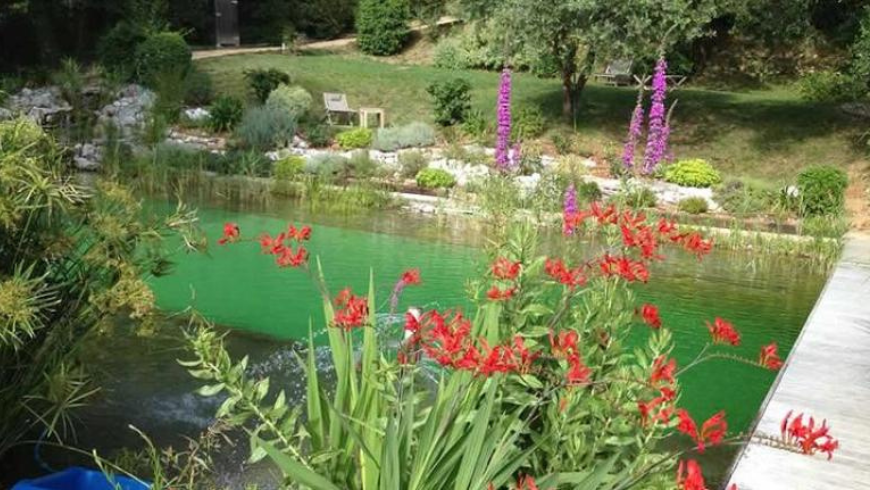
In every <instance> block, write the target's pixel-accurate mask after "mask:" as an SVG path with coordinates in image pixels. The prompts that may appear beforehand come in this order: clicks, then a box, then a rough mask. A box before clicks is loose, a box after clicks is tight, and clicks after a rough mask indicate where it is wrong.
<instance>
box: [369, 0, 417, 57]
mask: <svg viewBox="0 0 870 490" xmlns="http://www.w3.org/2000/svg"><path fill="white" fill-rule="evenodd" d="M410 18H411V11H410V6H409V4H408V0H360V1H359V8H358V10H357V14H356V33H357V44H358V45H359V48H360V49H361V50H362V51H363V52H364V53H368V54H372V55H375V56H390V55H393V54H396V53H398V52H400V51H401V50H402V48H403V47H404V46H405V44H406V43H407V42H408V37H409V35H410V30H409V29H408V21H409V20H410Z"/></svg>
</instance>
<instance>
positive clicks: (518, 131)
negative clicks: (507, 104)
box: [511, 106, 544, 141]
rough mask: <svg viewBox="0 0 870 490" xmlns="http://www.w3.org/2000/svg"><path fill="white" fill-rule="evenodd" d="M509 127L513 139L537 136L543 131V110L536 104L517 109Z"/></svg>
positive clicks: (519, 139) (518, 139)
mask: <svg viewBox="0 0 870 490" xmlns="http://www.w3.org/2000/svg"><path fill="white" fill-rule="evenodd" d="M511 128H512V131H511V133H512V135H511V137H512V139H513V140H514V141H524V140H527V139H531V138H537V137H538V136H540V135H541V133H543V132H544V112H543V111H541V108H540V107H537V106H531V107H524V108H522V109H520V110H519V111H517V113H516V115H515V116H514V119H513V124H512V126H511Z"/></svg>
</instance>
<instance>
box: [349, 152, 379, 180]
mask: <svg viewBox="0 0 870 490" xmlns="http://www.w3.org/2000/svg"><path fill="white" fill-rule="evenodd" d="M347 170H348V172H349V173H350V175H351V176H353V177H356V178H359V179H365V178H369V177H373V176H374V175H375V174H376V173H377V172H378V162H376V161H374V160H372V159H371V157H369V152H368V151H367V150H360V151H355V152H354V153H353V155H351V157H350V160H348V162H347Z"/></svg>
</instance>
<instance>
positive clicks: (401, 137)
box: [373, 122, 435, 151]
mask: <svg viewBox="0 0 870 490" xmlns="http://www.w3.org/2000/svg"><path fill="white" fill-rule="evenodd" d="M433 144H435V129H434V128H433V127H432V126H429V125H428V124H426V123H421V122H413V123H411V124H407V125H405V126H398V127H392V128H380V129H379V130H378V133H377V136H376V137H375V140H374V144H373V147H374V148H375V149H377V150H380V151H396V150H399V149H402V148H421V147H424V146H432V145H433Z"/></svg>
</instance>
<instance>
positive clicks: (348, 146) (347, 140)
mask: <svg viewBox="0 0 870 490" xmlns="http://www.w3.org/2000/svg"><path fill="white" fill-rule="evenodd" d="M335 141H336V142H338V146H340V147H341V148H342V149H343V150H356V149H359V148H368V147H370V146H371V145H372V130H370V129H368V128H356V129H349V130H347V131H342V132H341V133H338V134H337V135H336V136H335Z"/></svg>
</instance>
